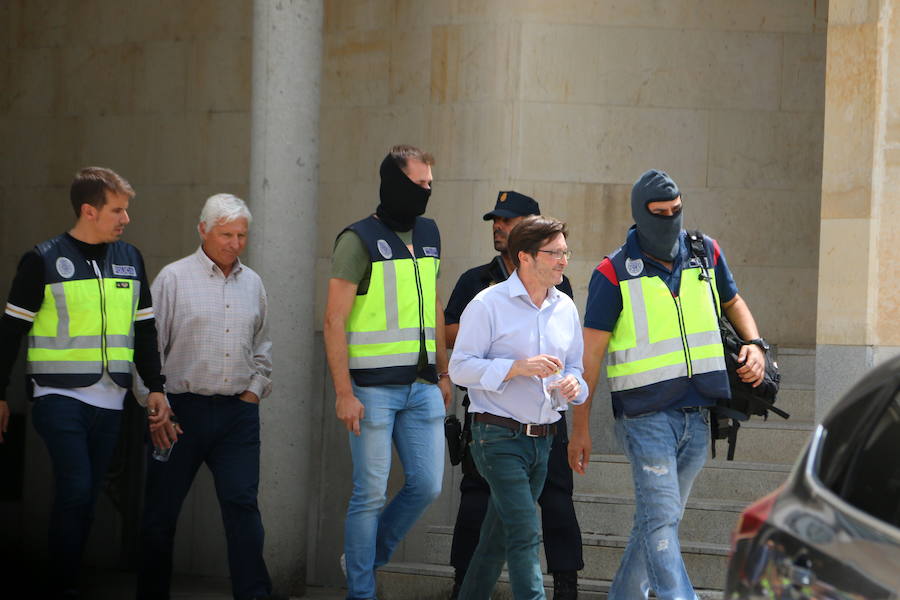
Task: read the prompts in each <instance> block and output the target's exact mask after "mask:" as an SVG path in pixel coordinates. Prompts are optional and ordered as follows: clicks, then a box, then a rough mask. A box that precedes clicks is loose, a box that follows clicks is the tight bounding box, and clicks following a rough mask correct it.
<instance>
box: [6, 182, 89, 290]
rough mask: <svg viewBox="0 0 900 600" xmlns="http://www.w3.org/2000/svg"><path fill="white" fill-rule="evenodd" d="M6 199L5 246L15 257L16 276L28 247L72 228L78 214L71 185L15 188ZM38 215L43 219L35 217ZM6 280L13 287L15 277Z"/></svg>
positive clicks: (13, 265)
mask: <svg viewBox="0 0 900 600" xmlns="http://www.w3.org/2000/svg"><path fill="white" fill-rule="evenodd" d="M73 174H74V173H73ZM4 200H5V201H4V205H3V206H4V211H3V212H4V215H3V229H2V232H3V245H4V248H5V249H6V251H8V252H9V253H10V254H11V255H13V256H14V257H15V259H14V261H13V262H12V264H8V265H6V266H7V267H8V268H9V269H10V270H9V273H10V275H12V273H14V272H15V267H16V265H18V263H19V259H20V258H21V257H22V255H23V254H25V252H26V251H27V250H30V249H31V248H33V247H34V245H35V244H37V243H38V242H41V241H43V240H46V239H49V238H51V237H53V236H55V235H59V234H60V233H62V232H63V231H66V230H67V229H69V228H71V227H72V224H73V223H74V222H75V213H74V212H73V211H72V205H71V204H70V203H69V188H68V186H66V187H65V188H63V187H61V186H52V187H51V186H35V187H13V188H9V189H8V192H7V194H6V198H5V199H4ZM34 215H41V218H40V219H35V218H34ZM2 281H4V285H6V286H9V284H11V282H12V279H4V280H2ZM7 291H9V290H8V289H7Z"/></svg>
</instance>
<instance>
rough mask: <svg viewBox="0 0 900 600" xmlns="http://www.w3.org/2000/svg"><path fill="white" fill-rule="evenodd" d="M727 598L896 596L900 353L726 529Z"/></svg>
mask: <svg viewBox="0 0 900 600" xmlns="http://www.w3.org/2000/svg"><path fill="white" fill-rule="evenodd" d="M731 546H732V548H731V557H730V561H729V565H728V575H727V581H726V586H725V598H726V599H728V600H731V599H737V598H776V599H779V600H781V599H791V600H793V599H795V598H796V599H800V598H816V599H828V600H831V599H835V600H837V599H840V600H850V599H853V600H862V599H867V600H869V599H876V598H877V599H879V600H881V599H891V598H900V357H897V358H895V359H893V360H890V361H888V362H886V363H884V364H882V365H881V366H879V367H877V368H876V369H874V370H872V371H871V372H870V373H869V374H867V375H866V376H865V377H864V378H863V379H862V381H860V382H859V383H858V384H857V385H856V386H855V387H854V388H853V389H852V390H851V391H850V392H849V393H847V394H846V395H845V396H844V397H843V398H842V399H841V400H840V402H838V403H837V405H835V407H834V408H833V409H832V410H830V411H829V412H828V415H827V416H826V417H825V419H824V420H823V421H822V424H821V425H819V426H818V427H817V428H816V431H815V433H814V434H813V436H812V439H811V440H810V442H809V444H808V445H807V447H806V450H805V451H804V452H803V454H802V455H801V456H800V459H799V460H798V461H797V464H796V465H795V466H794V469H793V471H792V472H791V475H790V476H789V477H788V480H787V481H786V482H785V483H784V484H783V485H782V486H781V487H780V488H779V489H777V490H776V491H774V492H773V493H771V494H769V495H768V496H766V497H765V498H762V499H761V500H758V501H757V502H755V503H754V504H752V505H750V506H749V507H748V508H747V509H746V510H745V511H744V512H743V513H742V514H741V517H740V519H739V520H738V524H737V527H736V528H735V531H734V533H733V535H732V544H731Z"/></svg>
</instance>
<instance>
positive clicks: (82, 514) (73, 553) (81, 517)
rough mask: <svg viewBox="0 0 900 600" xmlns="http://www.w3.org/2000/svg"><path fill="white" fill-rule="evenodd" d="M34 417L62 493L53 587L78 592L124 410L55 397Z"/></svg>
mask: <svg viewBox="0 0 900 600" xmlns="http://www.w3.org/2000/svg"><path fill="white" fill-rule="evenodd" d="M31 418H32V421H33V423H34V428H35V430H36V431H37V432H38V434H40V436H41V437H42V438H43V439H44V443H45V444H46V445H47V450H48V451H49V453H50V461H51V462H52V463H53V481H54V483H55V488H56V490H55V493H54V496H53V510H52V512H51V514H50V533H49V541H50V563H51V569H50V577H51V578H52V580H53V581H52V582H51V586H52V587H53V588H56V589H74V588H77V586H78V572H79V570H80V568H81V557H82V554H83V553H84V545H85V542H87V538H88V533H89V532H90V529H91V523H93V521H94V505H95V504H96V502H97V495H98V493H99V491H100V485H101V484H102V483H103V477H104V475H105V474H106V470H107V468H109V462H110V460H111V459H112V455H113V452H114V451H115V449H116V443H117V442H118V439H119V431H120V430H121V428H122V411H121V410H112V409H109V408H99V407H96V406H91V405H90V404H85V403H84V402H81V401H80V400H75V399H74V398H69V397H68V396H59V395H56V394H49V395H47V396H40V397H38V398H36V399H35V401H34V406H33V407H32V409H31Z"/></svg>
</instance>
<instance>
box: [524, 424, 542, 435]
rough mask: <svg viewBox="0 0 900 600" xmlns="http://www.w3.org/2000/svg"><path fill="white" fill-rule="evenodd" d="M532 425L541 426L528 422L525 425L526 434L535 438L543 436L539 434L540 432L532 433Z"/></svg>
mask: <svg viewBox="0 0 900 600" xmlns="http://www.w3.org/2000/svg"><path fill="white" fill-rule="evenodd" d="M532 427H541V425H540V424H538V423H528V424H526V425H525V435H527V436H528V437H533V438H536V437H541V435H540V434H538V433H531V428H532Z"/></svg>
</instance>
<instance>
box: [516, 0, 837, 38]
mask: <svg viewBox="0 0 900 600" xmlns="http://www.w3.org/2000/svg"><path fill="white" fill-rule="evenodd" d="M818 4H819V5H821V4H824V2H822V1H821V0H820V1H819V2H818ZM817 8H818V7H817V2H816V0H799V1H796V2H784V1H783V0H761V1H757V2H746V1H744V0H717V1H716V2H702V1H698V0H667V1H666V2H659V1H658V0H629V2H615V1H613V0H569V1H567V2H557V3H553V2H546V1H545V0H522V1H521V2H519V5H518V12H519V14H520V15H521V18H522V19H523V20H526V21H535V22H557V23H583V24H602V25H608V26H615V27H623V28H628V27H653V28H656V29H693V30H721V31H771V32H785V31H793V32H809V31H813V30H815V29H820V30H821V29H823V28H824V27H825V24H826V20H827V19H826V17H827V16H826V15H825V14H823V13H822V11H819V10H817Z"/></svg>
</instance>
